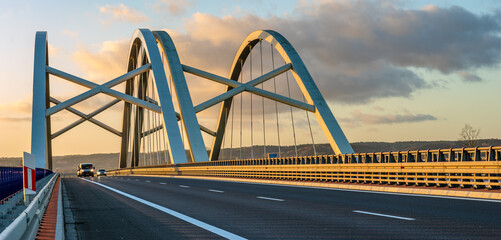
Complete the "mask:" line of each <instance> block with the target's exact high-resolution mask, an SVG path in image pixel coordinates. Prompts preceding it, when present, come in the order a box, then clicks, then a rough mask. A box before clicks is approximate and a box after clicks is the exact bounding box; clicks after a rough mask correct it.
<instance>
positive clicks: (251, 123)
mask: <svg viewBox="0 0 501 240" xmlns="http://www.w3.org/2000/svg"><path fill="white" fill-rule="evenodd" d="M249 57H250V64H249V82H250V81H252V47H251V46H249ZM249 94H250V110H251V111H250V115H251V117H250V120H251V121H250V126H251V131H250V137H251V139H250V149H251V159H253V158H254V127H253V123H254V120H253V118H252V95H253V94H252V93H249Z"/></svg>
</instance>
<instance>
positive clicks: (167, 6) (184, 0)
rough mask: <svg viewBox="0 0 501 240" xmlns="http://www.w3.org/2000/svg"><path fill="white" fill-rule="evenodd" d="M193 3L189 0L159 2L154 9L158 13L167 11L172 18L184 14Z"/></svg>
mask: <svg viewBox="0 0 501 240" xmlns="http://www.w3.org/2000/svg"><path fill="white" fill-rule="evenodd" d="M191 6H193V3H192V2H191V1H189V0H159V1H157V3H156V4H155V8H156V9H157V10H159V11H164V10H165V11H167V12H168V13H169V14H171V15H173V16H179V15H182V14H183V13H185V12H186V11H187V10H188V9H189V8H190V7H191Z"/></svg>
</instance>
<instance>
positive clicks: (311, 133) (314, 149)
mask: <svg viewBox="0 0 501 240" xmlns="http://www.w3.org/2000/svg"><path fill="white" fill-rule="evenodd" d="M301 96H303V102H306V98H305V97H304V94H301ZM304 112H305V113H306V119H308V127H309V128H310V136H311V142H312V145H313V154H314V155H315V156H317V149H316V148H315V139H314V138H313V131H312V130H311V122H310V113H309V112H308V111H304Z"/></svg>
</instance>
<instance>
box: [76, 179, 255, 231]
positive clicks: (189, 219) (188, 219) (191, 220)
mask: <svg viewBox="0 0 501 240" xmlns="http://www.w3.org/2000/svg"><path fill="white" fill-rule="evenodd" d="M84 180H85V181H87V182H91V183H94V184H96V185H98V186H101V187H103V188H106V189H109V190H111V191H113V192H116V193H118V194H120V195H123V196H125V197H128V198H130V199H133V200H136V201H138V202H140V203H143V204H145V205H148V206H150V207H152V208H155V209H158V210H160V211H162V212H164V213H167V214H169V215H171V216H174V217H176V218H179V219H181V220H183V221H186V222H188V223H191V224H193V225H195V226H197V227H200V228H203V229H205V230H207V231H209V232H212V233H214V234H217V235H219V236H221V237H224V238H226V239H241V240H244V239H246V238H244V237H241V236H238V235H236V234H233V233H230V232H228V231H226V230H223V229H221V228H218V227H214V226H212V225H210V224H208V223H205V222H202V221H199V220H197V219H194V218H192V217H188V216H186V215H184V214H182V213H179V212H176V211H174V210H171V209H169V208H166V207H163V206H160V205H158V204H155V203H152V202H149V201H146V200H144V199H142V198H139V197H136V196H134V195H131V194H128V193H125V192H122V191H120V190H117V189H114V188H112V187H108V186H106V185H104V184H101V183H98V182H94V181H90V180H87V179H84Z"/></svg>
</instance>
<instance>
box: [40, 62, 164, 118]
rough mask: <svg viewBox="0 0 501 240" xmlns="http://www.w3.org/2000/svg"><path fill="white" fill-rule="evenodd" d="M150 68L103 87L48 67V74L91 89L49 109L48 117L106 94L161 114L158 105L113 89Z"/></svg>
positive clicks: (146, 66) (120, 78)
mask: <svg viewBox="0 0 501 240" xmlns="http://www.w3.org/2000/svg"><path fill="white" fill-rule="evenodd" d="M150 67H151V65H150V64H146V65H144V66H142V67H140V68H138V69H135V70H132V71H130V72H128V73H126V74H124V75H122V76H120V77H117V78H115V79H113V80H111V81H109V82H107V83H104V84H102V85H98V84H96V83H93V82H90V81H87V80H85V79H82V78H79V77H76V76H73V75H71V74H69V73H65V72H63V71H60V70H57V69H55V68H52V67H47V72H48V73H51V74H53V75H55V76H58V77H60V78H63V79H66V80H68V81H71V82H74V83H77V84H79V85H81V86H84V87H88V88H91V90H89V91H87V92H84V93H82V94H79V95H77V96H75V97H73V98H70V99H68V100H66V101H64V102H62V103H60V104H57V105H56V106H54V107H51V108H49V109H48V110H47V111H46V113H45V114H46V115H47V116H50V115H52V114H54V113H57V112H59V111H61V110H63V109H66V108H68V107H71V106H73V105H75V104H77V103H79V102H81V101H83V100H86V99H88V98H90V97H92V96H95V95H96V94H98V93H105V94H107V95H110V96H112V97H115V98H118V99H120V100H123V101H126V102H128V103H133V104H136V105H138V106H141V107H143V108H147V109H150V110H151V111H154V112H157V113H160V112H161V109H160V107H159V106H158V105H154V104H151V103H149V102H146V101H144V100H141V99H137V98H135V97H132V96H130V95H127V94H124V93H121V92H119V91H116V90H113V89H111V88H112V87H114V86H116V85H118V84H120V83H122V82H124V81H127V80H129V79H131V78H134V77H135V76H137V75H140V74H142V73H144V72H146V71H148V70H150Z"/></svg>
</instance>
